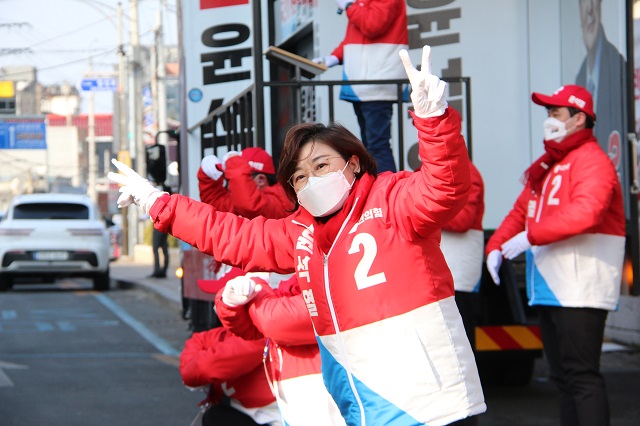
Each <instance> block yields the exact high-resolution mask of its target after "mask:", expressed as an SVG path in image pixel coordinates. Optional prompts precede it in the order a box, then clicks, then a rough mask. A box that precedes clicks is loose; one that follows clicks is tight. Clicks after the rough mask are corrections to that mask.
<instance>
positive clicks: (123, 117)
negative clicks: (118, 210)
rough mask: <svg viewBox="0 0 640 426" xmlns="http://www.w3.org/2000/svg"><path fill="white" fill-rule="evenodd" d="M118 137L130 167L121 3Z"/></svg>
mask: <svg viewBox="0 0 640 426" xmlns="http://www.w3.org/2000/svg"><path fill="white" fill-rule="evenodd" d="M118 56H119V61H118V113H119V115H118V123H119V124H118V135H119V137H120V151H119V152H118V160H119V161H122V162H123V163H125V164H127V165H128V166H131V155H130V154H129V137H128V135H127V67H126V62H125V61H126V57H125V53H124V35H123V27H122V2H118ZM128 210H129V208H128V207H125V208H124V209H122V251H123V253H122V254H124V255H128V254H129V218H128Z"/></svg>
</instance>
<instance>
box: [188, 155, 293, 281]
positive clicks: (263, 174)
mask: <svg viewBox="0 0 640 426" xmlns="http://www.w3.org/2000/svg"><path fill="white" fill-rule="evenodd" d="M275 173H276V169H275V167H274V165H273V158H271V155H269V153H267V151H265V150H264V149H262V148H259V147H249V148H245V149H243V150H242V152H241V153H240V152H237V151H230V152H228V153H227V154H225V156H224V157H223V158H222V160H220V159H218V157H216V156H215V155H207V156H205V157H204V158H203V159H202V161H201V163H200V168H199V169H198V188H199V190H200V201H202V202H203V203H207V204H210V205H212V206H213V207H215V208H216V210H218V211H223V212H231V213H235V214H237V215H240V216H244V217H246V218H249V219H252V218H254V217H256V216H265V217H268V218H272V219H279V218H283V217H287V216H289V215H290V214H291V213H292V212H293V209H294V204H293V203H292V202H291V200H289V198H288V197H287V194H286V193H285V191H284V189H283V188H282V185H280V184H279V183H277V182H276V181H275ZM212 262H214V265H212V266H213V269H214V270H215V276H216V279H214V280H204V279H201V280H198V285H199V286H200V288H201V289H202V290H203V291H205V292H208V293H213V294H215V293H216V291H217V290H218V289H219V288H222V287H224V284H225V283H226V281H228V280H230V279H232V278H235V277H237V276H238V275H243V274H244V272H243V271H242V270H241V269H240V268H236V267H232V266H230V265H223V264H222V263H220V262H218V261H217V260H212Z"/></svg>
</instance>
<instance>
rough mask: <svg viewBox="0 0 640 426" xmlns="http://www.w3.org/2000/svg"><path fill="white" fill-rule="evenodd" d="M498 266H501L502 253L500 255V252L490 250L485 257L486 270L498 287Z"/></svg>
mask: <svg viewBox="0 0 640 426" xmlns="http://www.w3.org/2000/svg"><path fill="white" fill-rule="evenodd" d="M500 265H502V253H500V250H492V251H491V252H489V254H488V255H487V270H488V271H489V274H490V275H491V278H493V282H494V283H496V285H500V275H499V274H498V271H500Z"/></svg>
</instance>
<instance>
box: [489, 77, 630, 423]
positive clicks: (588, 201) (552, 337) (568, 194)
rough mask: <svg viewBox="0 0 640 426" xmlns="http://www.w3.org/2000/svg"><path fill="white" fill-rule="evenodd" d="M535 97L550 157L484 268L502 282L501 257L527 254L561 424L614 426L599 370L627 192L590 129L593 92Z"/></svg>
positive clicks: (615, 292)
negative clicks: (543, 115)
mask: <svg viewBox="0 0 640 426" xmlns="http://www.w3.org/2000/svg"><path fill="white" fill-rule="evenodd" d="M531 99H532V100H533V102H534V103H536V104H537V105H542V106H544V107H546V108H547V110H548V118H547V119H546V120H545V121H544V147H545V153H544V154H543V155H542V156H541V157H540V158H539V159H537V160H536V161H535V162H534V163H533V164H532V165H531V166H530V167H529V168H528V169H527V170H526V172H525V173H524V176H523V180H524V185H525V187H524V189H523V191H522V193H521V194H520V196H519V197H518V199H517V200H516V202H515V204H514V206H513V209H512V210H511V211H510V212H509V214H508V215H507V216H506V217H505V219H504V220H503V221H502V223H501V224H500V226H499V227H498V229H496V231H495V233H494V234H493V235H492V236H491V238H490V239H489V241H488V242H487V246H486V249H485V252H486V254H487V262H486V263H487V269H488V270H489V273H490V274H491V277H492V278H493V280H494V281H495V282H496V284H498V283H500V276H499V268H500V265H501V263H502V259H503V257H504V258H506V259H513V258H515V257H517V256H518V255H520V254H521V253H523V252H526V260H527V274H526V277H527V295H528V297H529V305H531V306H535V307H536V308H537V311H538V313H539V319H540V329H541V332H542V341H543V344H544V351H545V356H546V358H547V360H548V362H549V367H550V368H549V371H550V377H551V379H552V380H553V382H554V383H555V384H556V386H557V387H558V389H559V391H560V399H559V406H560V419H561V424H562V425H581V426H585V425H594V426H596V425H597V426H606V425H608V424H609V403H608V398H607V392H606V387H605V382H604V377H603V376H602V374H600V353H601V350H602V342H603V338H604V328H605V321H606V319H607V314H608V311H611V310H615V309H616V307H617V305H618V301H619V297H620V280H621V274H622V264H623V259H624V248H625V215H624V206H623V200H622V189H621V186H620V182H619V180H618V175H617V173H616V170H615V168H614V166H613V163H612V162H611V160H610V159H609V157H608V156H607V154H605V153H604V151H603V150H602V149H600V147H599V145H598V141H597V139H596V138H595V137H594V135H593V126H594V121H595V120H596V115H595V114H594V111H593V100H592V98H591V95H590V93H589V92H588V91H587V90H586V89H585V88H583V87H581V86H576V85H566V86H563V87H561V88H559V89H558V90H556V91H555V92H554V93H553V94H552V95H543V94H540V93H533V94H532V96H531Z"/></svg>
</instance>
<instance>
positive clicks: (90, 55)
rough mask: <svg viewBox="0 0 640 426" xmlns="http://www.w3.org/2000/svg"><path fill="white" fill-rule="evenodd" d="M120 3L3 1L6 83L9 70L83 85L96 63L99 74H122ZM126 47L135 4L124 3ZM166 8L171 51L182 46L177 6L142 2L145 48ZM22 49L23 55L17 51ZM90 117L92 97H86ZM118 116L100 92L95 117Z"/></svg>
mask: <svg viewBox="0 0 640 426" xmlns="http://www.w3.org/2000/svg"><path fill="white" fill-rule="evenodd" d="M118 2H119V0H0V79H2V75H3V71H2V69H1V68H3V67H4V66H7V65H9V66H16V65H29V66H35V67H36V68H37V73H38V80H39V81H40V83H42V84H43V85H50V84H61V83H63V82H65V81H66V82H69V83H70V84H72V85H73V86H76V87H77V88H78V90H79V91H80V90H81V89H80V82H81V81H82V79H83V78H84V77H85V76H86V75H87V72H88V71H89V63H90V62H91V63H92V69H93V71H94V72H101V71H102V72H110V71H114V70H117V65H118V61H119V57H118V49H117V48H118V14H117V8H118ZM120 2H121V3H122V10H123V41H124V44H125V50H126V48H127V47H128V46H129V41H130V36H129V29H130V25H129V20H130V18H129V16H130V13H129V11H130V3H131V1H130V0H120ZM161 6H162V9H163V23H164V31H163V33H164V43H165V45H176V44H177V39H178V37H177V13H176V12H177V10H176V0H138V28H139V34H140V44H141V45H147V46H148V45H152V44H153V43H154V30H155V28H156V26H157V20H158V18H157V16H158V10H159V9H160V7H161ZM16 49H18V51H16ZM80 93H81V96H82V95H84V96H82V101H81V110H82V112H86V111H87V103H88V96H86V95H87V94H88V93H89V92H82V91H81V92H80ZM112 111H113V107H112V95H111V94H110V93H107V92H96V96H95V112H96V113H103V112H104V113H110V112H112Z"/></svg>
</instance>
